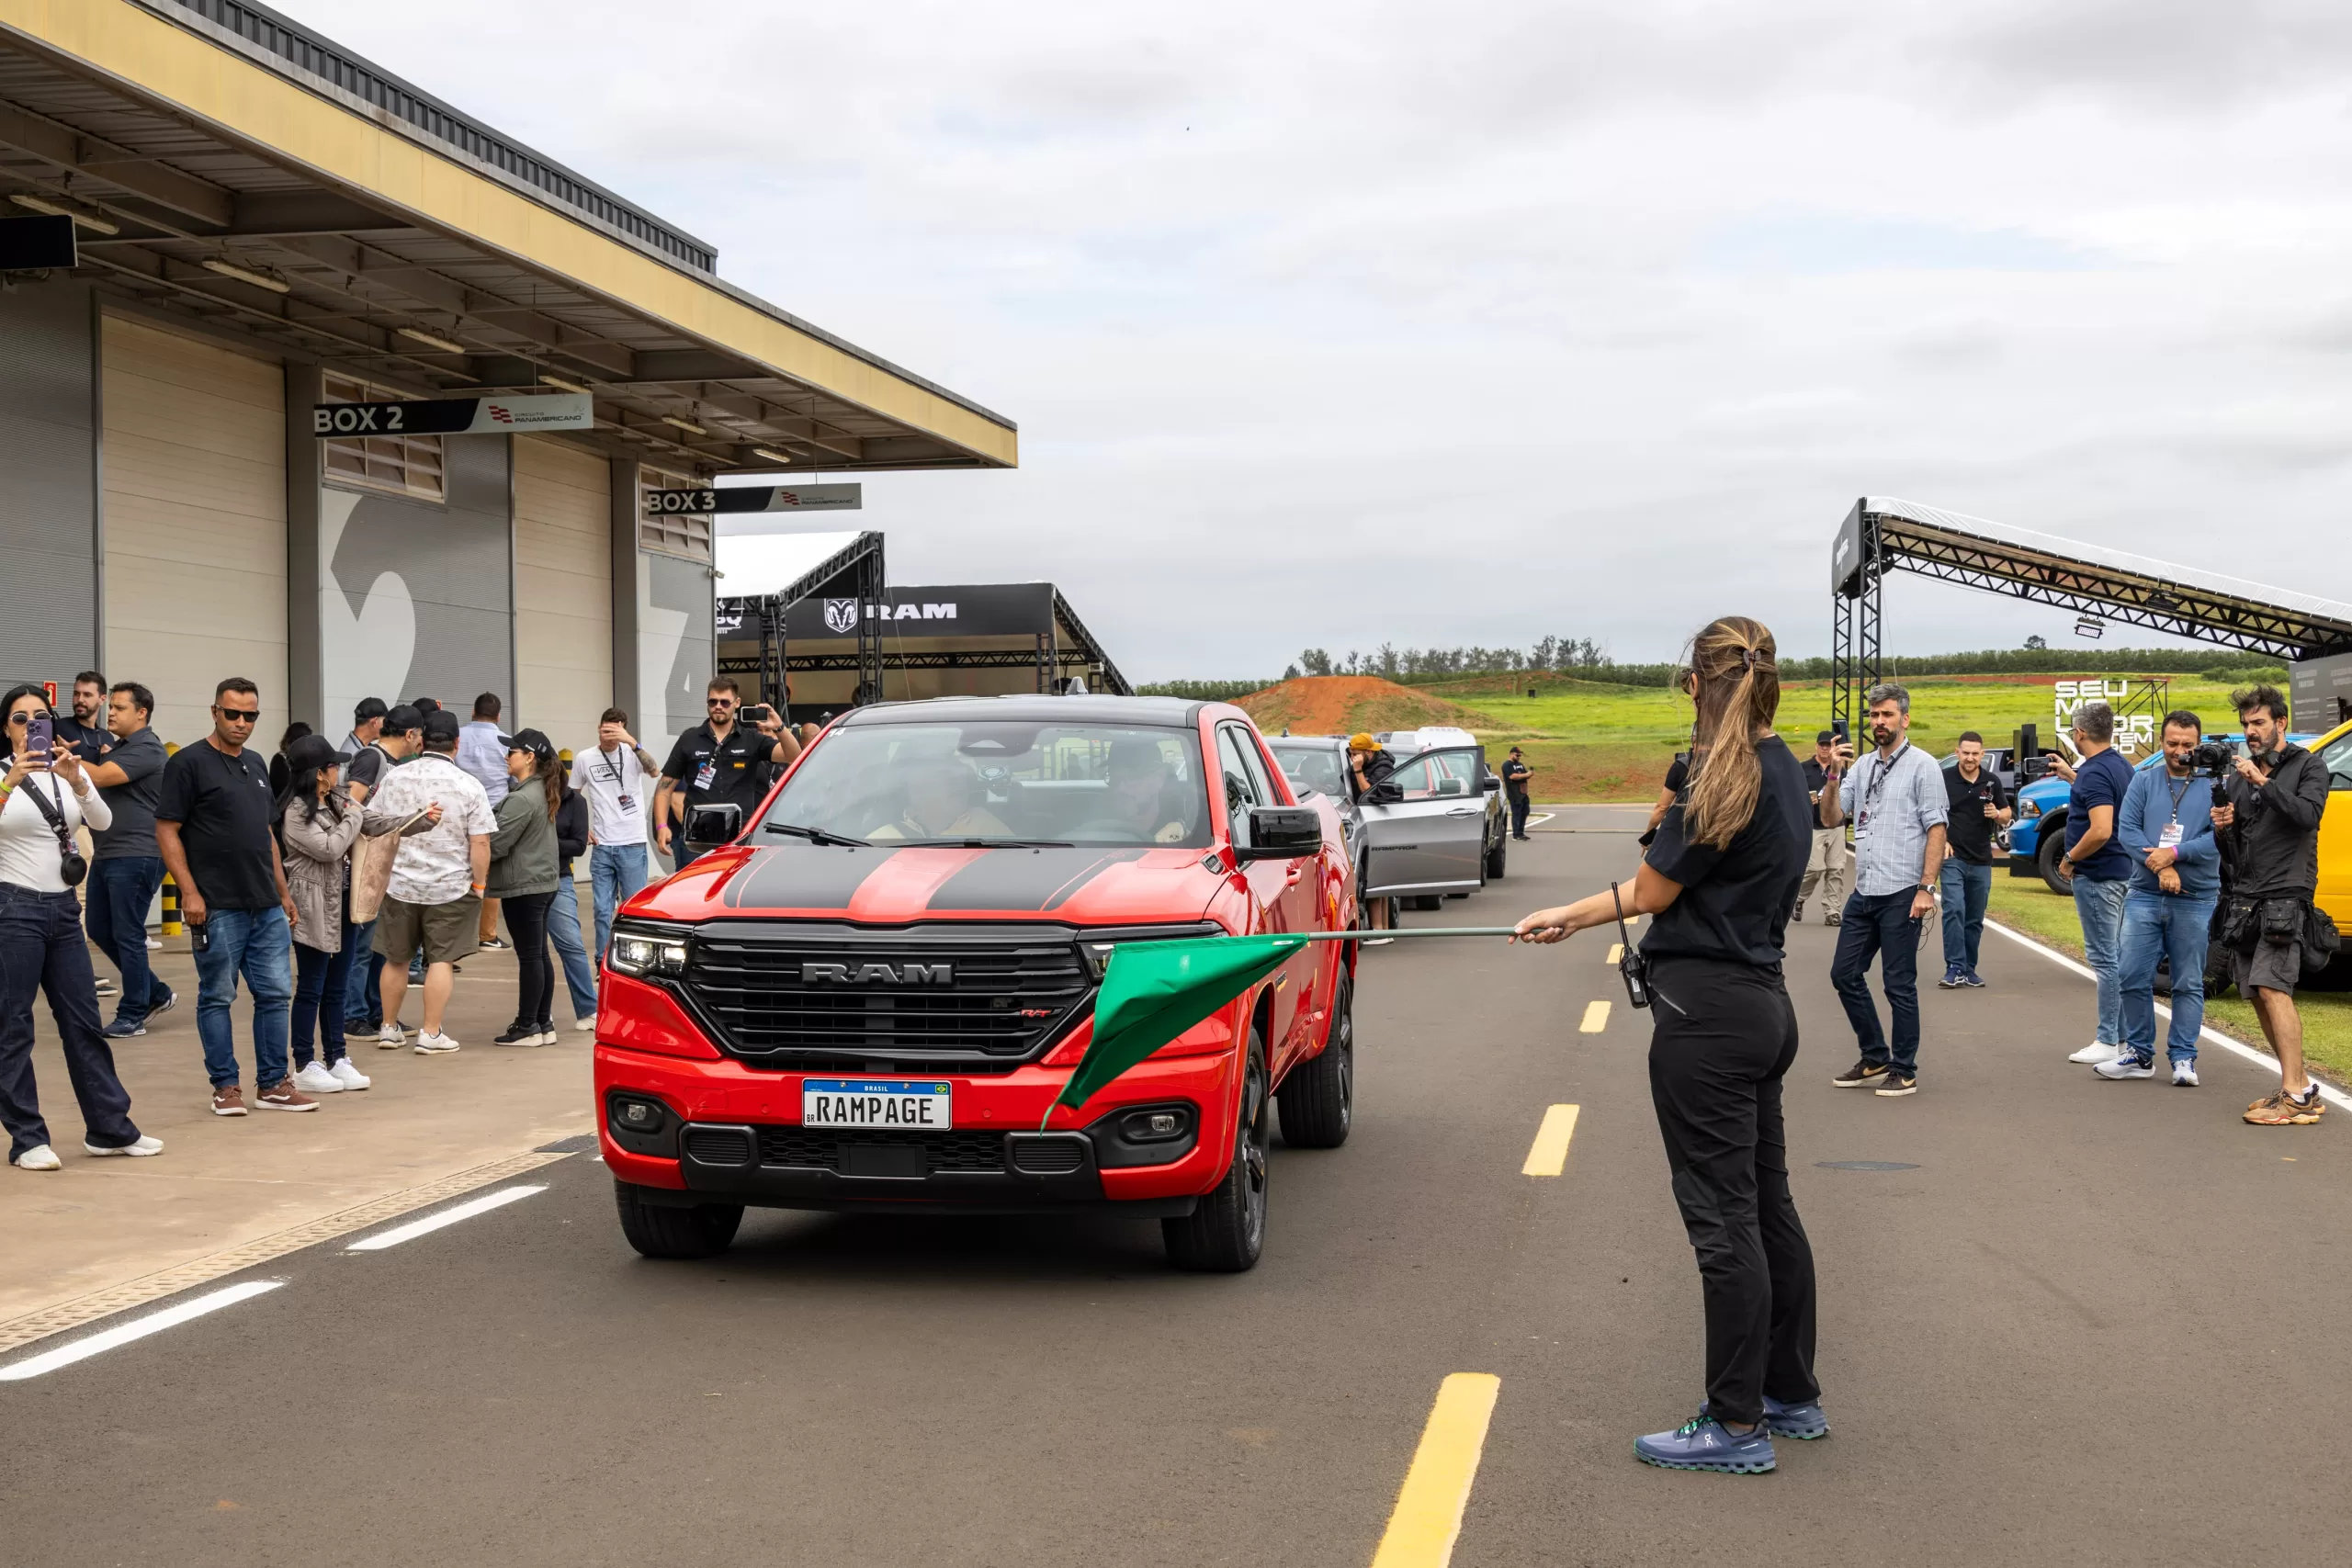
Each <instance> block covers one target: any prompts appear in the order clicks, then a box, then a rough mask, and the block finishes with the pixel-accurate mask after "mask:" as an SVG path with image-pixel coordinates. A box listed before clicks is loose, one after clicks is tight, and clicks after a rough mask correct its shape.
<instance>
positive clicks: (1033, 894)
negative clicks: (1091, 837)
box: [931, 845, 1151, 911]
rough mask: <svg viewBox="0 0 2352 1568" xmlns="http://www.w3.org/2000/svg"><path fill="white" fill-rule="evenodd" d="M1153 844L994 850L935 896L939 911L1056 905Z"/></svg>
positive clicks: (1137, 857)
mask: <svg viewBox="0 0 2352 1568" xmlns="http://www.w3.org/2000/svg"><path fill="white" fill-rule="evenodd" d="M1150 852H1151V846H1148V845H1147V846H1144V847H1140V848H1136V849H1131V850H1130V849H1115V850H1013V849H1006V850H991V851H989V852H988V853H987V854H984V855H982V856H981V857H980V858H979V859H978V860H976V861H974V862H973V863H971V864H969V865H967V866H966V867H965V868H964V869H963V870H961V871H959V872H957V873H956V874H955V875H953V876H951V877H949V878H948V879H947V880H946V881H945V882H944V883H942V884H940V886H939V891H938V892H936V893H934V894H933V895H932V896H931V907H932V908H933V909H937V910H957V909H963V910H970V909H1003V910H1007V911H1010V910H1015V909H1040V910H1043V909H1057V908H1061V906H1062V905H1063V904H1065V903H1067V902H1069V899H1070V897H1072V896H1073V895H1075V894H1076V893H1077V892H1078V890H1079V889H1080V888H1081V887H1083V886H1086V885H1087V884H1088V883H1090V882H1091V881H1093V880H1094V879H1095V878H1096V877H1098V876H1100V875H1102V874H1103V872H1105V871H1107V870H1108V869H1110V868H1111V867H1112V866H1114V865H1120V864H1124V863H1128V862H1131V861H1139V860H1141V859H1143V857H1144V856H1145V855H1147V854H1148V853H1150Z"/></svg>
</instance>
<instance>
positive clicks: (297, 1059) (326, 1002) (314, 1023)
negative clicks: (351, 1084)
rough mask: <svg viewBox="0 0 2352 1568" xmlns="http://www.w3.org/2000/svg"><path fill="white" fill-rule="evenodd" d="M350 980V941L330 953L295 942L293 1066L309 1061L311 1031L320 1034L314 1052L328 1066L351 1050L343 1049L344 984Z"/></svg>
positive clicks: (301, 1065) (306, 1064) (309, 1062)
mask: <svg viewBox="0 0 2352 1568" xmlns="http://www.w3.org/2000/svg"><path fill="white" fill-rule="evenodd" d="M350 981H351V944H350V943H348V942H345V944H344V945H343V946H341V947H338V948H336V949H335V950H334V952H333V953H328V952H325V951H324V950H322V949H320V948H315V947H304V946H303V945H302V944H301V943H300V942H296V943H295V944H294V1015H293V1025H292V1032H293V1036H294V1066H296V1067H298V1068H300V1067H307V1066H310V1065H311V1055H312V1052H311V1033H312V1032H313V1031H315V1032H317V1034H318V1036H319V1049H318V1051H317V1053H316V1055H318V1056H319V1058H320V1060H322V1061H323V1062H325V1063H326V1065H327V1066H330V1067H332V1066H334V1065H335V1064H336V1063H337V1062H340V1061H342V1060H343V1059H344V1057H345V1056H346V1055H349V1054H350V1053H349V1052H347V1051H346V1050H345V1049H344V1043H343V1022H344V1000H345V996H344V992H345V987H346V986H348V985H349V984H350Z"/></svg>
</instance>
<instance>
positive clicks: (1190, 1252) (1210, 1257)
mask: <svg viewBox="0 0 2352 1568" xmlns="http://www.w3.org/2000/svg"><path fill="white" fill-rule="evenodd" d="M1268 1098H1269V1097H1268V1095H1267V1093H1266V1043H1265V1041H1264V1040H1263V1039H1262V1038H1261V1037H1260V1035H1259V1033H1258V1029H1257V1026H1256V1025H1255V1024H1252V1025H1251V1026H1250V1065H1249V1066H1247V1067H1246V1068H1244V1069H1243V1072H1242V1077H1241V1119H1240V1125H1239V1127H1238V1128H1237V1129H1236V1130H1235V1134H1234V1139H1233V1163H1232V1164H1231V1165H1230V1166H1228V1167H1227V1168H1226V1172H1225V1179H1224V1180H1222V1181H1220V1182H1218V1183H1217V1184H1216V1190H1215V1191H1213V1192H1211V1193H1209V1195H1208V1196H1207V1197H1205V1198H1203V1199H1202V1200H1201V1201H1200V1203H1199V1204H1198V1205H1197V1206H1196V1207H1195V1208H1194V1209H1193V1212H1192V1213H1189V1214H1187V1215H1185V1216H1184V1217H1183V1218H1182V1219H1173V1220H1162V1221H1160V1222H1159V1239H1160V1241H1161V1242H1162V1243H1163V1244H1164V1245H1165V1246H1166V1247H1167V1248H1168V1261H1170V1263H1173V1264H1174V1265H1176V1267H1177V1268H1179V1269H1200V1270H1202V1271H1204V1272H1206V1273H1216V1274H1238V1273H1240V1272H1242V1271H1243V1270H1244V1269H1249V1268H1250V1267H1251V1266H1253V1265H1254V1264H1256V1262H1257V1261H1258V1254H1259V1251H1260V1250H1261V1248H1262V1247H1264V1246H1265V1245H1266V1145H1267V1144H1268V1142H1269V1141H1270V1140H1271V1137H1272V1126H1271V1122H1272V1118H1271V1117H1269V1116H1268V1115H1267V1114H1266V1100H1267V1099H1268Z"/></svg>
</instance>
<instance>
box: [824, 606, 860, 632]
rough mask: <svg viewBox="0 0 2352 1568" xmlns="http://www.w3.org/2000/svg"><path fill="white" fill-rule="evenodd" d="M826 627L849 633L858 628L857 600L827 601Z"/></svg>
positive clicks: (832, 630) (829, 629) (830, 629)
mask: <svg viewBox="0 0 2352 1568" xmlns="http://www.w3.org/2000/svg"><path fill="white" fill-rule="evenodd" d="M825 629H826V630H827V631H829V632H837V633H841V634H842V635H847V634H848V633H850V632H854V631H855V630H856V629H857V601H856V600H854V599H828V600H826V601H825Z"/></svg>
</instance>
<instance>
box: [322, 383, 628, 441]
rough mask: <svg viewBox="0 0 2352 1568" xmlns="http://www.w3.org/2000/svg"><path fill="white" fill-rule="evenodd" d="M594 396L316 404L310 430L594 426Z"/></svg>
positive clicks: (495, 430)
mask: <svg viewBox="0 0 2352 1568" xmlns="http://www.w3.org/2000/svg"><path fill="white" fill-rule="evenodd" d="M594 428H596V412H595V400H594V399H592V398H589V397H585V396H583V395H582V394H581V393H578V392H558V393H553V394H550V395H548V396H546V397H528V398H419V399H415V400H411V401H408V402H399V403H318V404H314V405H313V406H312V407H311V434H313V435H321V436H334V435H512V434H516V433H517V432H522V431H532V430H594Z"/></svg>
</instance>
